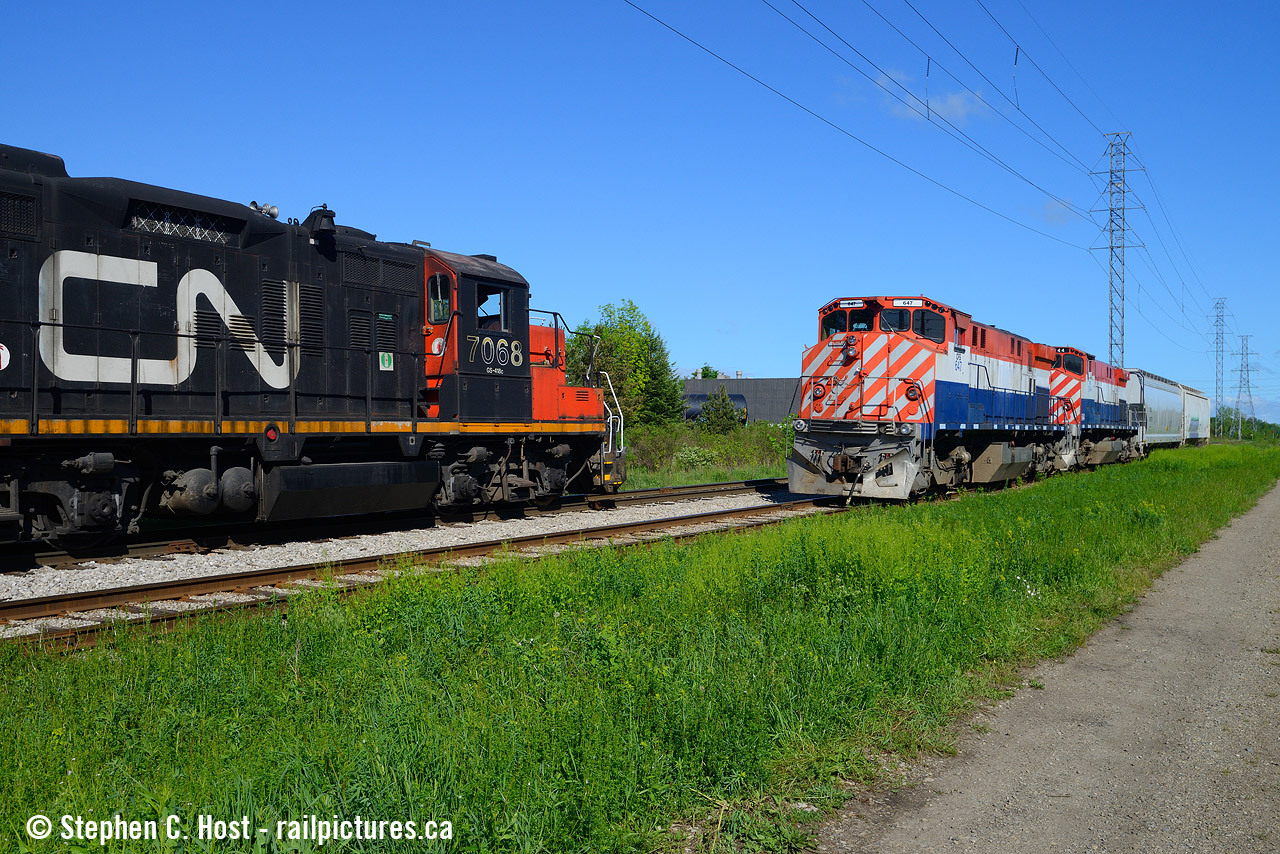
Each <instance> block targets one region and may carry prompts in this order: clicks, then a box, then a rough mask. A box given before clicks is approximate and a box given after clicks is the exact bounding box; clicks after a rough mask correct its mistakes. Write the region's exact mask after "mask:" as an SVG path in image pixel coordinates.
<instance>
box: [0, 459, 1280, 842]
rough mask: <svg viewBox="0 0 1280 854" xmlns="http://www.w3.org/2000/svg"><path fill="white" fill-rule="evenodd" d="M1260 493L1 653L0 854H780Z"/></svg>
mask: <svg viewBox="0 0 1280 854" xmlns="http://www.w3.org/2000/svg"><path fill="white" fill-rule="evenodd" d="M1277 476H1280V452H1278V451H1277V450H1276V448H1275V447H1274V446H1270V447H1259V446H1212V447H1208V448H1203V449H1187V450H1182V451H1175V452H1165V453H1160V454H1157V455H1156V456H1154V457H1153V458H1151V459H1150V460H1147V461H1144V462H1141V463H1135V464H1132V465H1128V466H1113V467H1109V468H1107V469H1104V470H1100V471H1098V472H1094V473H1088V474H1078V475H1070V476H1064V477H1057V478H1052V479H1050V480H1048V481H1046V482H1044V483H1042V484H1039V485H1037V486H1035V488H1032V489H1023V490H1007V491H1002V492H996V493H990V494H979V493H973V494H970V495H968V496H966V497H964V498H963V499H962V500H958V501H950V502H934V503H923V504H919V505H915V506H911V507H889V508H882V507H867V508H861V509H857V510H854V511H851V512H848V513H845V514H841V515H838V516H832V517H824V518H815V519H808V520H801V521H796V522H792V523H789V524H787V525H785V526H782V527H780V528H775V529H771V530H767V531H761V532H757V533H752V534H739V535H732V536H715V537H707V538H704V539H702V540H699V541H694V542H690V543H682V544H675V543H671V542H666V543H662V544H659V545H656V546H654V547H651V548H645V549H631V550H624V549H599V550H583V551H578V552H572V553H569V554H567V555H562V556H559V557H557V558H554V559H553V558H544V559H541V560H538V561H535V562H524V563H520V562H514V561H513V562H501V563H497V564H494V565H491V566H490V567H489V568H487V569H486V570H485V571H483V572H471V573H465V574H460V575H450V576H442V575H439V574H436V575H425V574H412V575H406V576H404V577H402V578H400V579H398V580H397V581H395V582H394V583H391V584H389V585H388V586H387V587H386V588H385V589H383V590H381V591H379V592H373V593H369V594H366V595H363V596H360V597H357V598H354V599H350V600H345V601H343V600H339V599H338V598H337V597H336V596H335V595H334V594H332V593H328V592H320V593H317V594H313V595H308V596H306V597H305V598H304V599H302V601H299V602H295V603H294V607H293V608H292V609H291V610H290V612H289V616H288V620H287V622H284V621H282V620H281V619H280V617H279V616H278V615H275V614H264V615H262V616H260V617H256V618H246V619H240V618H234V619H228V618H202V619H198V620H196V621H194V622H193V623H192V624H191V625H190V626H189V627H187V628H184V629H180V630H178V631H175V632H174V633H173V634H171V635H162V636H155V637H148V636H146V635H144V634H142V633H127V632H123V631H122V632H120V633H119V634H118V635H117V637H116V638H115V639H114V641H113V642H112V643H109V644H106V645H104V646H103V647H101V648H98V649H94V650H89V651H86V652H81V653H75V654H73V655H67V656H63V655H56V654H47V655H46V654H42V653H35V652H32V651H30V650H27V649H23V648H19V647H16V646H4V647H3V648H0V721H3V723H0V756H4V757H6V774H5V775H4V776H3V778H0V840H4V842H5V843H9V844H15V843H17V844H20V843H21V842H22V840H23V839H24V838H25V837H24V835H23V833H22V825H23V822H25V820H26V818H27V816H29V815H30V814H32V813H35V812H40V813H44V814H46V815H61V814H64V813H69V814H73V815H74V814H81V815H89V814H90V811H93V815H96V816H103V815H108V816H109V815H110V814H112V813H114V812H117V811H118V812H121V813H123V814H124V815H125V816H126V817H128V818H140V819H145V818H149V817H152V816H155V815H164V814H166V813H168V812H171V811H172V812H177V813H181V814H182V815H184V816H191V815H194V814H197V813H211V814H213V815H215V816H218V817H224V818H234V817H238V816H240V815H242V814H244V815H248V816H250V817H251V820H252V821H253V822H254V823H255V826H256V824H258V823H264V822H271V821H274V820H275V819H276V818H277V817H280V818H286V819H291V818H297V817H300V816H302V815H305V814H308V813H316V814H319V815H332V814H334V813H336V814H339V815H341V816H346V817H350V816H354V815H355V814H356V813H359V814H361V815H363V816H373V817H377V818H387V819H396V818H400V819H416V820H422V819H426V818H432V817H434V818H436V819H443V818H448V819H451V820H452V821H453V823H454V827H455V839H454V842H453V845H452V848H453V849H456V850H466V851H497V850H503V851H506V850H512V851H516V850H518V851H525V850H529V851H537V850H550V851H610V850H635V851H645V850H653V849H654V848H660V847H663V846H668V845H670V839H671V837H670V836H669V835H668V834H666V833H665V832H664V831H663V830H662V828H666V827H669V826H670V825H671V823H672V822H673V821H675V820H678V821H682V822H686V823H687V822H698V823H699V824H700V826H701V827H703V828H704V830H705V833H706V836H705V838H704V843H705V844H707V845H711V846H715V845H719V846H720V847H721V849H722V850H734V849H736V847H737V846H739V845H740V846H742V850H761V849H763V850H800V849H801V848H802V847H803V846H804V845H805V844H807V843H806V839H807V836H806V832H805V830H804V828H803V826H802V825H800V824H797V823H796V820H797V819H802V818H803V817H805V816H807V814H806V813H798V812H795V811H793V810H790V809H788V808H787V807H786V806H785V805H786V803H787V801H788V800H797V799H802V800H805V801H807V802H808V803H810V804H816V805H818V806H822V807H831V806H834V805H836V804H838V803H839V801H840V800H841V797H842V795H841V792H842V791H843V789H842V788H841V787H840V785H839V780H840V779H848V778H853V779H859V780H869V779H872V778H873V777H875V776H876V774H877V773H879V768H880V764H879V758H880V757H881V756H882V754H883V752H884V751H889V752H891V753H895V754H899V755H903V756H910V755H913V754H915V753H916V752H918V751H921V750H934V751H946V750H948V749H950V744H951V734H950V733H951V729H950V727H951V725H952V724H953V723H954V721H955V719H956V717H957V716H958V715H960V714H962V713H963V712H964V711H965V710H966V709H967V708H969V707H970V706H971V703H972V702H973V700H974V698H975V697H981V696H984V695H989V694H990V693H991V692H992V691H993V690H997V689H999V687H1000V686H1001V685H1005V684H1009V680H1010V679H1011V678H1012V677H1013V676H1014V674H1016V671H1017V668H1018V667H1019V666H1020V665H1022V664H1024V663H1026V662H1028V661H1031V660H1033V659H1035V658H1037V657H1040V656H1054V655H1059V654H1061V653H1063V652H1065V651H1067V650H1070V649H1072V648H1073V647H1075V646H1076V645H1078V644H1079V643H1080V642H1081V641H1082V640H1083V639H1084V638H1086V637H1087V636H1088V634H1089V633H1090V632H1091V631H1093V630H1094V629H1095V628H1097V626H1098V625H1099V624H1100V623H1101V622H1103V621H1104V620H1106V619H1108V618H1109V617H1111V616H1113V615H1114V614H1117V613H1119V612H1121V611H1122V610H1123V609H1124V608H1125V607H1127V605H1128V604H1129V603H1131V602H1132V601H1133V599H1134V597H1135V595H1136V594H1137V593H1139V592H1140V591H1142V590H1143V589H1145V588H1146V587H1147V586H1148V585H1149V583H1150V581H1151V579H1152V578H1153V577H1154V576H1155V575H1157V574H1158V573H1159V572H1160V571H1161V570H1162V569H1164V568H1166V567H1168V566H1170V565H1172V564H1173V563H1176V562H1177V561H1179V560H1180V559H1182V558H1183V557H1184V556H1186V555H1188V554H1190V553H1192V552H1194V551H1195V550H1196V549H1197V547H1198V545H1199V543H1201V542H1202V541H1203V540H1204V539H1206V538H1207V537H1209V536H1211V535H1212V533H1213V532H1214V530H1216V529H1217V528H1218V527H1220V526H1221V525H1223V524H1225V523H1226V522H1227V521H1228V520H1229V519H1230V518H1231V517H1232V516H1234V515H1236V514H1238V513H1240V512H1243V511H1244V510H1246V509H1247V508H1248V507H1250V506H1251V505H1252V504H1253V503H1254V502H1255V501H1256V500H1257V498H1258V497H1259V496H1260V495H1261V494H1262V493H1263V492H1265V491H1266V490H1267V489H1268V488H1269V487H1270V486H1271V485H1272V484H1273V483H1274V482H1275V480H1276V478H1277ZM0 844H3V843H0ZM95 847H96V846H95ZM31 850H34V851H42V850H61V849H57V848H55V847H53V846H49V847H47V848H46V847H42V846H41V845H39V844H34V845H32V846H31ZM108 850H111V849H110V848H108ZM130 850H137V849H130ZM186 850H204V849H202V848H200V847H198V846H195V845H194V843H193V844H192V847H191V848H189V849H186ZM209 850H218V851H222V850H238V849H234V848H228V847H218V848H210V849H209ZM301 850H312V849H309V848H305V847H303V848H302V849H301ZM324 850H370V851H375V850H376V851H381V850H391V849H390V848H389V846H386V845H378V846H371V847H367V848H364V849H361V848H359V847H358V846H356V845H351V846H348V847H347V848H345V849H344V848H341V847H340V846H336V845H333V844H330V845H327V846H325V849H324ZM396 850H405V851H409V850H413V851H423V850H432V849H431V848H430V846H426V845H423V844H422V843H420V842H418V843H408V844H404V845H402V847H401V848H400V849H396Z"/></svg>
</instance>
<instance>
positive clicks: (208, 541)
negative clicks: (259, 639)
mask: <svg viewBox="0 0 1280 854" xmlns="http://www.w3.org/2000/svg"><path fill="white" fill-rule="evenodd" d="M786 485H787V481H786V478H777V479H765V480H743V481H731V482H727V483H702V484H695V485H692V486H664V487H656V488H653V489H633V490H627V491H625V492H619V493H615V494H614V495H566V496H564V497H563V498H560V499H558V500H557V501H556V502H554V503H553V504H551V505H548V506H546V507H536V506H526V507H501V508H483V509H477V510H474V511H470V512H461V513H452V514H449V515H442V516H440V517H438V520H439V521H441V522H473V521H478V520H481V519H492V518H520V517H525V516H543V515H549V514H555V513H566V512H571V511H576V510H584V509H605V508H612V507H622V506H632V505H640V504H653V503H657V502H662V501H679V500H684V499H689V498H710V497H720V496H727V495H741V494H748V493H751V492H759V493H768V492H773V491H776V490H780V489H784V488H785V487H786ZM423 521H424V517H423V516H419V515H411V514H404V513H398V514H393V515H387V516H375V517H363V518H355V519H325V520H321V521H320V522H319V523H317V522H305V523H283V524H277V525H260V524H248V525H246V524H243V523H236V524H212V525H199V526H190V527H183V528H171V529H169V530H153V531H149V532H147V533H144V534H139V535H137V536H133V537H129V538H126V539H125V540H123V541H122V542H120V543H119V544H117V545H113V546H109V547H104V548H99V549H84V550H77V551H75V552H68V551H66V550H64V549H58V548H54V547H48V546H43V545H33V546H27V547H21V546H20V547H17V548H15V549H13V550H11V552H10V553H7V554H4V555H0V572H4V573H12V572H19V573H20V572H25V571H27V570H30V569H34V568H36V567H41V566H43V567H59V566H70V565H74V564H78V563H83V562H85V561H88V560H94V561H97V562H99V563H107V562H111V561H120V560H126V559H129V558H154V557H165V556H168V555H176V554H198V553H201V552H209V551H214V550H216V549H238V548H253V547H256V546H266V545H281V544H284V543H289V542H297V541H303V540H316V539H325V540H334V539H342V538H344V537H356V536H361V535H366V534H382V533H388V532H390V531H395V530H399V529H401V528H403V527H405V526H413V527H418V526H421V525H422V523H423ZM318 531H319V532H320V533H317V532H318Z"/></svg>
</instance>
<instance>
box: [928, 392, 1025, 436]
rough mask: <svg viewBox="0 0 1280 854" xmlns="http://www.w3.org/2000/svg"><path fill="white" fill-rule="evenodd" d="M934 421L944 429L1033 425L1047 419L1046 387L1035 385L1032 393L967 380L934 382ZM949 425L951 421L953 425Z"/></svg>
mask: <svg viewBox="0 0 1280 854" xmlns="http://www.w3.org/2000/svg"><path fill="white" fill-rule="evenodd" d="M933 403H934V413H933V420H934V423H935V424H946V425H947V429H956V428H960V429H963V428H964V426H966V425H973V424H981V425H984V426H985V427H988V429H992V425H1001V428H1000V429H1004V428H1003V425H1006V424H1007V425H1011V426H1017V427H1033V426H1036V425H1040V426H1043V425H1046V424H1048V423H1049V389H1047V388H1044V387H1042V386H1037V387H1036V393H1035V395H1034V396H1032V395H1029V394H1027V393H1026V392H1019V391H1012V390H1005V389H987V388H973V387H971V386H969V385H968V384H967V383H953V382H936V383H934V387H933ZM952 425H955V427H953V426H952Z"/></svg>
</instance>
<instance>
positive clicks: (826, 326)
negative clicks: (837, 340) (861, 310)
mask: <svg viewBox="0 0 1280 854" xmlns="http://www.w3.org/2000/svg"><path fill="white" fill-rule="evenodd" d="M847 319H848V318H847V316H846V314H845V310H844V309H842V308H837V309H835V310H834V311H831V312H828V313H827V314H824V315H823V316H822V323H821V326H820V327H819V329H818V340H820V341H825V340H826V339H828V338H830V337H831V336H832V335H837V334H839V333H841V332H844V331H846V330H845V321H846V320H847Z"/></svg>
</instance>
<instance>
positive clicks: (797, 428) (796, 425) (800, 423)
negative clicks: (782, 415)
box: [791, 418, 809, 433]
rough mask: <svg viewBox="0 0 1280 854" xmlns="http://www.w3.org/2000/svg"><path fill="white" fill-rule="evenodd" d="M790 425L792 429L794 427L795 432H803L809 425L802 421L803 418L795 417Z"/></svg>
mask: <svg viewBox="0 0 1280 854" xmlns="http://www.w3.org/2000/svg"><path fill="white" fill-rule="evenodd" d="M791 427H792V429H794V430H795V431H796V432H797V433H803V432H804V431H805V430H808V429H809V425H808V424H805V423H804V419H803V418H797V419H796V422H795V423H794V424H792V425H791Z"/></svg>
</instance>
